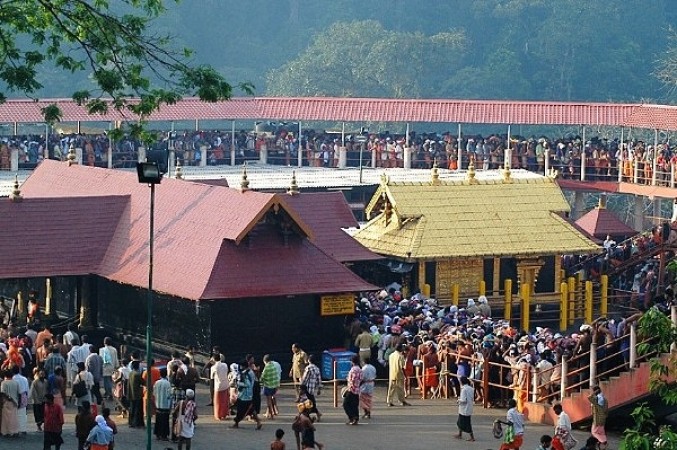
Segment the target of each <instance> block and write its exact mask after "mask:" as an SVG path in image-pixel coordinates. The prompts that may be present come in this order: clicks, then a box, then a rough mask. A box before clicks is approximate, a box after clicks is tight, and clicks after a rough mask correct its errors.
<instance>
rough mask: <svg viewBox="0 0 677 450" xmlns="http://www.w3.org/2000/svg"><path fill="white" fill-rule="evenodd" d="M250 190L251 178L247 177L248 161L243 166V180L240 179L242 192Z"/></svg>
mask: <svg viewBox="0 0 677 450" xmlns="http://www.w3.org/2000/svg"><path fill="white" fill-rule="evenodd" d="M248 190H249V180H248V179H247V163H244V166H243V168H242V180H240V192H245V191H248Z"/></svg>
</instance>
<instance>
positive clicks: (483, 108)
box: [0, 97, 677, 130]
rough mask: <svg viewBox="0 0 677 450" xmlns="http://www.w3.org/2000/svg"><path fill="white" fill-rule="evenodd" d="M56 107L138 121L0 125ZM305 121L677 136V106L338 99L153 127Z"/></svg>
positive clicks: (224, 107)
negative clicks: (47, 116) (586, 128)
mask: <svg viewBox="0 0 677 450" xmlns="http://www.w3.org/2000/svg"><path fill="white" fill-rule="evenodd" d="M53 103H54V104H57V105H58V106H59V107H60V108H61V110H62V112H63V116H62V122H78V121H79V122H94V121H124V120H136V117H135V116H134V115H131V114H128V115H126V116H123V115H122V114H120V113H119V112H117V111H115V110H111V111H109V112H108V113H107V114H103V115H93V116H92V115H88V114H87V111H86V110H85V108H84V107H82V106H78V105H77V104H76V103H75V102H73V101H72V100H69V99H44V100H39V101H33V100H8V101H7V102H5V103H4V104H2V105H0V122H4V123H13V122H19V123H25V122H42V121H43V115H42V113H41V109H42V108H44V107H46V106H48V105H50V104H53ZM256 119H271V120H301V121H346V122H367V121H373V122H436V123H482V124H515V125H590V126H596V125H607V126H621V125H625V126H634V127H643V128H651V129H654V128H658V129H661V130H677V106H666V105H642V104H628V103H572V102H534V101H531V102H530V101H504V100H450V99H385V98H338V97H296V98H282V97H257V98H253V97H252V98H233V99H231V100H228V101H223V102H217V103H207V102H202V101H200V100H199V99H196V98H185V99H182V100H180V101H179V102H177V103H176V104H175V105H165V106H162V108H160V110H159V111H156V112H155V113H153V114H152V115H151V117H150V120H153V121H179V120H256Z"/></svg>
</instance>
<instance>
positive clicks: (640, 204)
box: [634, 195, 644, 231]
mask: <svg viewBox="0 0 677 450" xmlns="http://www.w3.org/2000/svg"><path fill="white" fill-rule="evenodd" d="M634 225H635V231H642V230H644V197H642V196H641V195H635V211H634Z"/></svg>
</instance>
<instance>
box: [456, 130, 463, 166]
mask: <svg viewBox="0 0 677 450" xmlns="http://www.w3.org/2000/svg"><path fill="white" fill-rule="evenodd" d="M462 145H463V139H462V138H461V124H460V123H459V124H458V148H457V149H456V153H457V158H458V164H457V165H456V167H457V168H458V169H457V170H461V164H462V163H463V147H462Z"/></svg>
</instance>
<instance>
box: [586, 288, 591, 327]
mask: <svg viewBox="0 0 677 450" xmlns="http://www.w3.org/2000/svg"><path fill="white" fill-rule="evenodd" d="M585 323H592V281H590V280H588V281H586V282H585Z"/></svg>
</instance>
